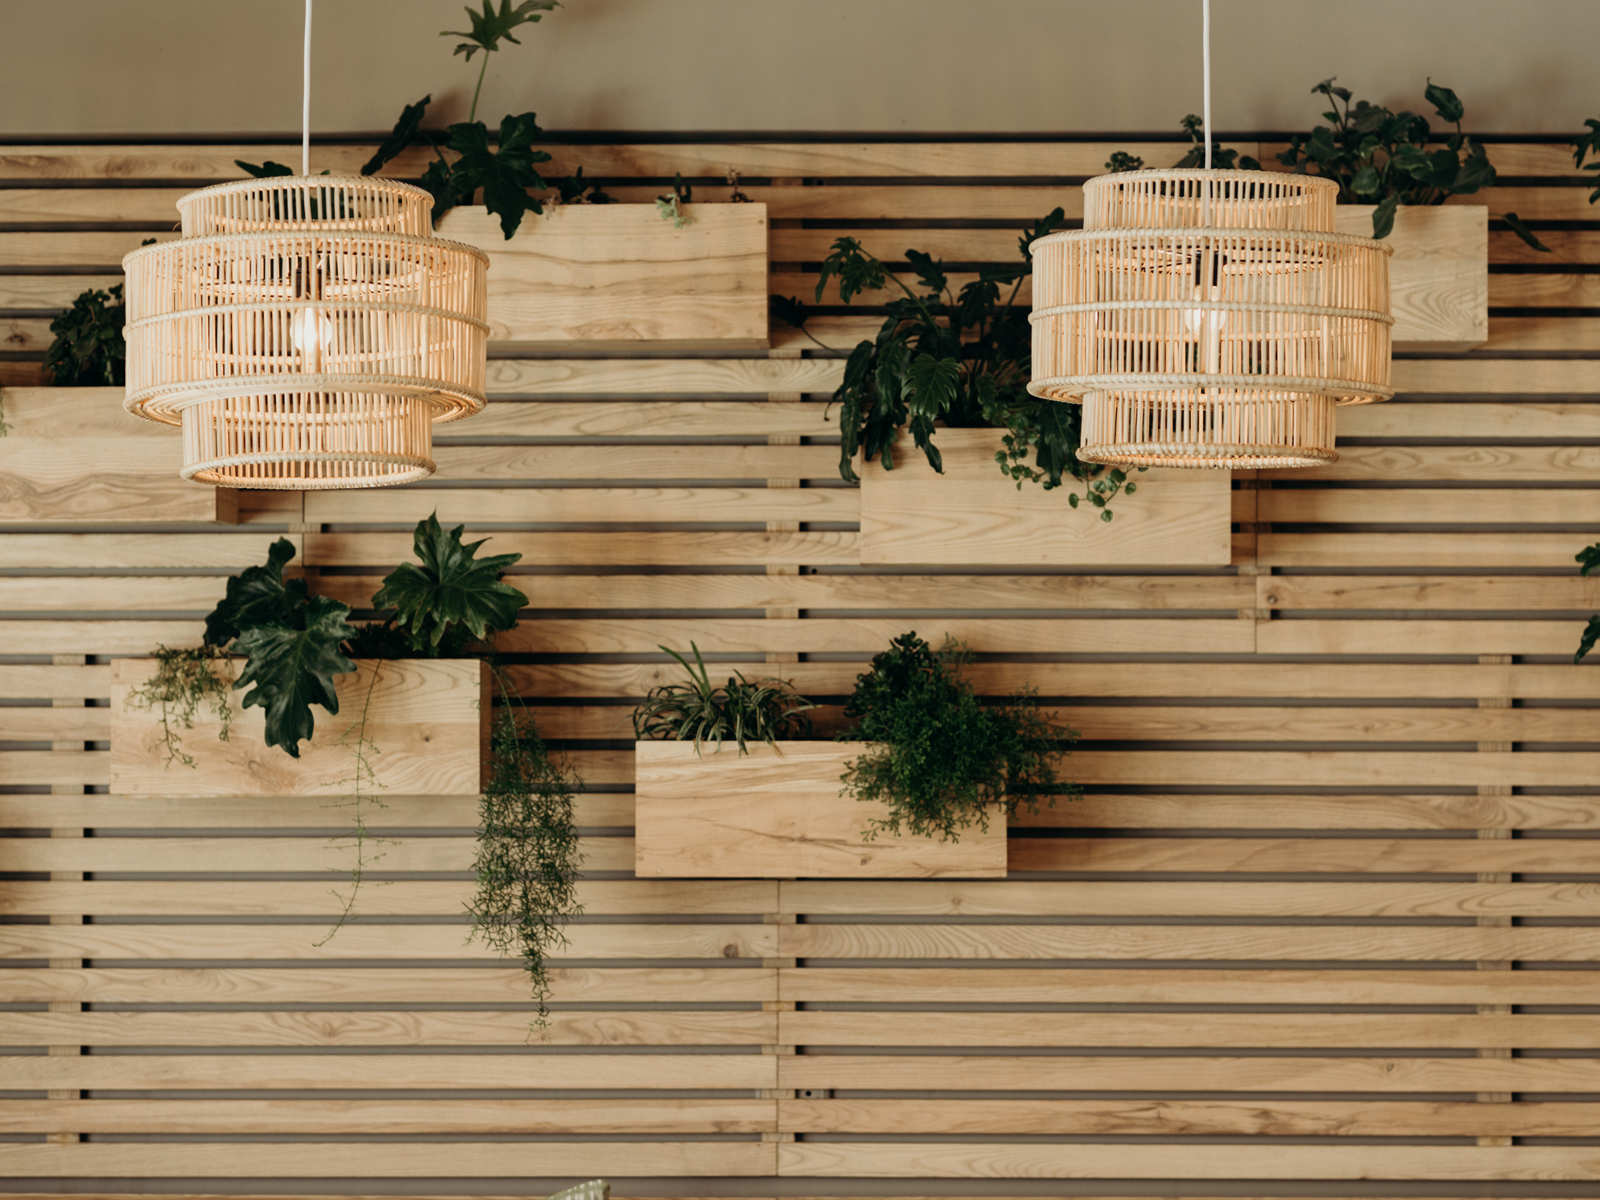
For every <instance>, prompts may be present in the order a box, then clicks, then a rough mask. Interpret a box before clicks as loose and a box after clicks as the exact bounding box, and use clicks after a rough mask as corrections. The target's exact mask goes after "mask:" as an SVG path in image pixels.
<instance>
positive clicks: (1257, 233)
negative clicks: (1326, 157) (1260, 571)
mask: <svg viewBox="0 0 1600 1200" xmlns="http://www.w3.org/2000/svg"><path fill="white" fill-rule="evenodd" d="M1146 238H1147V239H1150V240H1151V241H1168V242H1173V243H1181V244H1183V245H1187V246H1193V245H1196V244H1199V243H1203V242H1205V241H1209V240H1211V239H1213V238H1215V239H1218V240H1227V239H1230V238H1248V239H1249V240H1250V241H1251V242H1253V243H1257V244H1259V243H1263V242H1273V241H1277V242H1280V243H1282V244H1283V245H1285V246H1288V245H1295V246H1305V245H1307V244H1310V245H1317V244H1326V245H1329V246H1340V247H1346V246H1356V247H1359V248H1361V249H1363V250H1370V251H1372V253H1374V254H1382V255H1384V256H1385V257H1390V256H1392V255H1393V254H1394V247H1393V246H1391V245H1389V243H1388V242H1381V241H1378V240H1376V239H1374V238H1369V237H1363V236H1362V235H1361V234H1359V233H1340V232H1338V231H1337V230H1333V229H1278V228H1274V227H1273V226H1270V225H1265V226H1264V225H1172V226H1165V227H1158V226H1152V225H1123V226H1118V227H1117V228H1115V229H1091V228H1089V227H1088V226H1085V227H1084V228H1082V229H1062V230H1059V231H1057V232H1056V233H1047V234H1045V235H1044V236H1043V237H1040V238H1034V239H1033V241H1032V242H1030V243H1029V245H1030V246H1033V247H1039V246H1048V245H1053V244H1055V243H1057V242H1084V241H1096V242H1125V241H1133V240H1136V239H1146ZM168 244H170V243H168ZM144 248H145V249H146V250H151V249H154V247H152V246H146V247H144Z"/></svg>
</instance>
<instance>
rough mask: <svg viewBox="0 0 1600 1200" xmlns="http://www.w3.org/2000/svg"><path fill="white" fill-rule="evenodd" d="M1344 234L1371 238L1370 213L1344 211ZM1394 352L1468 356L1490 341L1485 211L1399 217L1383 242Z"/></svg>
mask: <svg viewBox="0 0 1600 1200" xmlns="http://www.w3.org/2000/svg"><path fill="white" fill-rule="evenodd" d="M1337 214H1338V215H1337V220H1336V221H1335V227H1336V228H1337V229H1338V231H1339V232H1340V233H1355V234H1360V235H1361V236H1362V237H1371V236H1372V205H1370V204H1341V205H1339V207H1338V210H1337ZM1384 240H1385V241H1387V242H1388V243H1389V244H1390V245H1391V246H1393V247H1394V254H1393V255H1392V256H1391V257H1390V259H1389V297H1390V307H1391V309H1392V310H1393V312H1394V329H1393V330H1392V331H1391V332H1392V335H1393V338H1394V348H1395V349H1396V350H1435V351H1437V350H1470V349H1472V348H1473V347H1474V346H1481V345H1483V344H1484V343H1485V342H1486V341H1488V340H1489V210H1488V209H1487V208H1486V207H1484V206H1483V205H1481V204H1444V205H1431V206H1421V207H1407V208H1401V209H1399V210H1398V211H1397V212H1396V213H1395V216H1394V229H1393V231H1392V232H1391V233H1390V234H1389V236H1388V237H1387V238H1385V239H1384Z"/></svg>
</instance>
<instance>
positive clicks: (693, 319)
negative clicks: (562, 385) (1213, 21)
mask: <svg viewBox="0 0 1600 1200" xmlns="http://www.w3.org/2000/svg"><path fill="white" fill-rule="evenodd" d="M684 211H685V212H686V213H687V214H688V216H689V222H688V224H686V225H685V226H683V228H681V229H679V228H676V227H674V225H673V223H672V221H671V220H669V219H667V218H664V217H662V215H661V214H660V213H659V212H658V211H656V207H655V205H653V204H573V205H565V206H560V205H557V206H553V207H550V208H547V209H546V210H545V212H544V213H543V214H542V215H534V214H529V215H528V216H525V217H524V218H523V220H522V225H521V226H520V227H519V228H518V230H517V232H516V234H515V235H513V237H512V238H511V240H510V241H507V240H506V238H505V235H504V234H503V233H501V231H500V219H499V218H498V217H495V216H492V215H490V214H489V213H488V212H487V211H486V210H485V209H484V208H482V207H481V206H472V207H468V208H457V209H452V210H451V211H450V212H448V213H446V214H445V216H444V218H443V219H442V220H440V222H439V226H438V232H439V235H440V236H441V237H446V238H452V239H454V240H455V241H458V242H466V243H467V244H468V245H472V246H476V247H477V248H478V249H480V250H483V251H484V252H486V253H487V254H488V255H489V338H490V340H491V341H494V342H501V343H509V344H511V345H514V346H526V347H528V348H534V349H536V348H538V347H540V346H550V345H562V346H570V345H571V344H573V343H590V344H591V345H592V346H594V347H596V348H605V347H615V348H627V347H630V346H636V345H638V344H639V343H641V342H648V343H652V344H661V343H669V344H675V345H681V346H684V347H693V346H705V347H708V348H713V349H728V350H732V349H746V350H748V349H755V348H760V349H765V348H766V345H767V206H766V205H765V204H755V203H751V204H690V205H688V206H687V207H686V208H685V210H684Z"/></svg>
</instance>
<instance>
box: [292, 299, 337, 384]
mask: <svg viewBox="0 0 1600 1200" xmlns="http://www.w3.org/2000/svg"><path fill="white" fill-rule="evenodd" d="M289 341H290V343H291V344H292V345H293V346H294V348H295V349H296V350H298V351H300V354H301V356H302V357H303V358H304V359H305V365H306V367H307V369H308V370H314V369H316V365H318V364H320V363H321V361H322V355H323V352H324V351H325V350H326V349H327V348H328V347H329V346H331V345H333V318H332V317H330V316H329V315H328V314H327V313H326V312H325V311H323V310H322V309H320V308H302V309H301V310H300V311H299V312H297V313H295V314H294V316H293V317H292V318H291V319H290V322H289Z"/></svg>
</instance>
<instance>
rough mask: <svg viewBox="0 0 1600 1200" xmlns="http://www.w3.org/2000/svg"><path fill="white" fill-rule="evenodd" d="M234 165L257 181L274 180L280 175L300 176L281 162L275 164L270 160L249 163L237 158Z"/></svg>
mask: <svg viewBox="0 0 1600 1200" xmlns="http://www.w3.org/2000/svg"><path fill="white" fill-rule="evenodd" d="M233 165H234V166H236V167H238V168H239V170H241V171H243V172H244V173H245V174H246V175H252V176H254V177H255V178H257V179H272V178H274V177H276V176H278V175H298V174H299V172H298V171H296V170H294V169H293V168H292V167H286V166H284V165H283V164H282V163H281V162H273V161H272V160H271V159H270V158H269V159H268V160H267V161H266V162H263V163H247V162H245V161H244V160H243V159H240V158H236V159H234V160H233Z"/></svg>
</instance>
